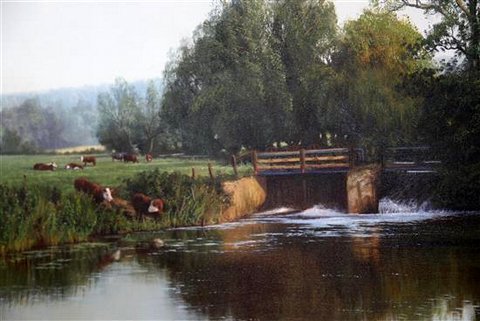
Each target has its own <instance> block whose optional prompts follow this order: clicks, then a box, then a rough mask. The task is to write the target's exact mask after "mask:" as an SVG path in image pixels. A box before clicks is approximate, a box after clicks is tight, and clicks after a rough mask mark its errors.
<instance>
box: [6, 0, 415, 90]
mask: <svg viewBox="0 0 480 321" xmlns="http://www.w3.org/2000/svg"><path fill="white" fill-rule="evenodd" d="M0 1H1V39H0V40H1V54H2V57H1V58H2V59H1V60H2V61H1V90H2V93H3V94H8V93H15V92H31V91H39V90H45V89H52V88H60V87H76V86H82V85H96V84H105V83H112V82H113V80H114V79H115V77H118V76H121V77H124V78H125V79H126V80H127V81H134V80H140V79H149V78H154V77H160V76H161V75H162V71H163V69H164V67H165V64H166V62H167V61H168V59H169V58H168V57H169V52H171V51H172V50H175V49H176V48H178V47H179V45H180V43H181V40H182V39H184V38H190V37H191V35H192V32H193V30H194V29H195V27H196V26H197V25H199V24H200V23H201V22H202V21H204V20H205V19H206V18H207V17H208V13H209V12H210V10H211V9H212V8H213V6H214V3H215V0H183V1H182V0H178V1H173V0H171V1H167V0H156V1H154V0H151V1H142V0H140V1H120V2H118V1H89V0H86V1H81V2H80V1H9V0H0ZM334 2H335V4H336V7H337V14H338V17H339V20H340V21H343V20H345V19H352V18H355V17H357V16H358V15H359V14H360V13H361V11H362V10H363V8H365V7H366V6H367V5H368V0H337V1H334ZM417 16H418V17H421V14H420V13H418V14H417ZM413 20H416V18H414V19H413Z"/></svg>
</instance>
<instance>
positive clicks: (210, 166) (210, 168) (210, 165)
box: [208, 163, 214, 181]
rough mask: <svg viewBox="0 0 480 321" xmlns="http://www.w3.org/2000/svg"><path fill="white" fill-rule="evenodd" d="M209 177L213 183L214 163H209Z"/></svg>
mask: <svg viewBox="0 0 480 321" xmlns="http://www.w3.org/2000/svg"><path fill="white" fill-rule="evenodd" d="M208 175H210V179H211V180H212V181H213V180H214V177H213V170H212V163H208Z"/></svg>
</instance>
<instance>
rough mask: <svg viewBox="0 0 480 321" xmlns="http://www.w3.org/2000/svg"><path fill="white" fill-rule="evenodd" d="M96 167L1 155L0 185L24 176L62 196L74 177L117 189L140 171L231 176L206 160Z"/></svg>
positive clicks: (102, 160)
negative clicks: (38, 166) (44, 167)
mask: <svg viewBox="0 0 480 321" xmlns="http://www.w3.org/2000/svg"><path fill="white" fill-rule="evenodd" d="M95 156H96V157H97V165H96V166H92V165H91V164H89V165H87V167H85V168H84V169H83V170H76V171H73V170H66V169H64V166H65V164H67V163H71V162H74V163H78V164H81V162H80V156H79V155H1V156H0V183H3V184H9V185H19V184H21V183H23V180H24V176H25V177H26V180H27V184H28V185H50V186H55V187H57V188H60V189H62V190H63V191H64V192H67V191H73V181H74V180H75V178H77V177H86V178H88V179H89V180H91V181H93V182H96V183H99V184H101V185H105V186H112V187H115V186H119V185H120V184H121V183H122V181H123V180H124V179H126V178H130V177H133V176H134V175H135V174H138V173H140V172H143V171H150V170H155V169H158V170H160V171H162V172H163V171H165V172H180V173H182V174H187V175H191V173H192V168H194V169H195V173H196V176H208V175H209V173H208V163H211V164H212V168H213V173H214V175H215V176H220V175H221V176H224V175H232V174H233V169H232V167H231V166H230V165H229V164H225V163H221V162H219V161H216V160H211V159H205V158H200V159H199V158H194V157H192V158H160V159H159V158H156V159H154V160H153V161H152V162H151V163H146V162H145V159H144V158H139V161H140V162H139V163H135V164H132V163H124V162H121V161H112V158H111V157H110V155H108V154H97V155H95ZM48 162H56V163H57V165H58V168H57V170H55V171H53V172H52V171H36V170H33V165H34V164H35V163H48ZM238 170H239V175H246V174H248V173H250V172H251V167H250V166H246V165H244V166H239V169H238Z"/></svg>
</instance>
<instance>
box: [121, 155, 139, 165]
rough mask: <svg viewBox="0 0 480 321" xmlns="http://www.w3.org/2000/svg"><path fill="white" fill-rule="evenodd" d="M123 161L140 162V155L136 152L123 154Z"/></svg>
mask: <svg viewBox="0 0 480 321" xmlns="http://www.w3.org/2000/svg"><path fill="white" fill-rule="evenodd" d="M123 161H124V162H125V163H127V162H132V163H138V157H137V155H135V154H125V155H123Z"/></svg>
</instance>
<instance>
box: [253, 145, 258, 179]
mask: <svg viewBox="0 0 480 321" xmlns="http://www.w3.org/2000/svg"><path fill="white" fill-rule="evenodd" d="M252 165H253V172H254V173H255V175H257V174H258V166H257V151H256V150H253V151H252Z"/></svg>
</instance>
